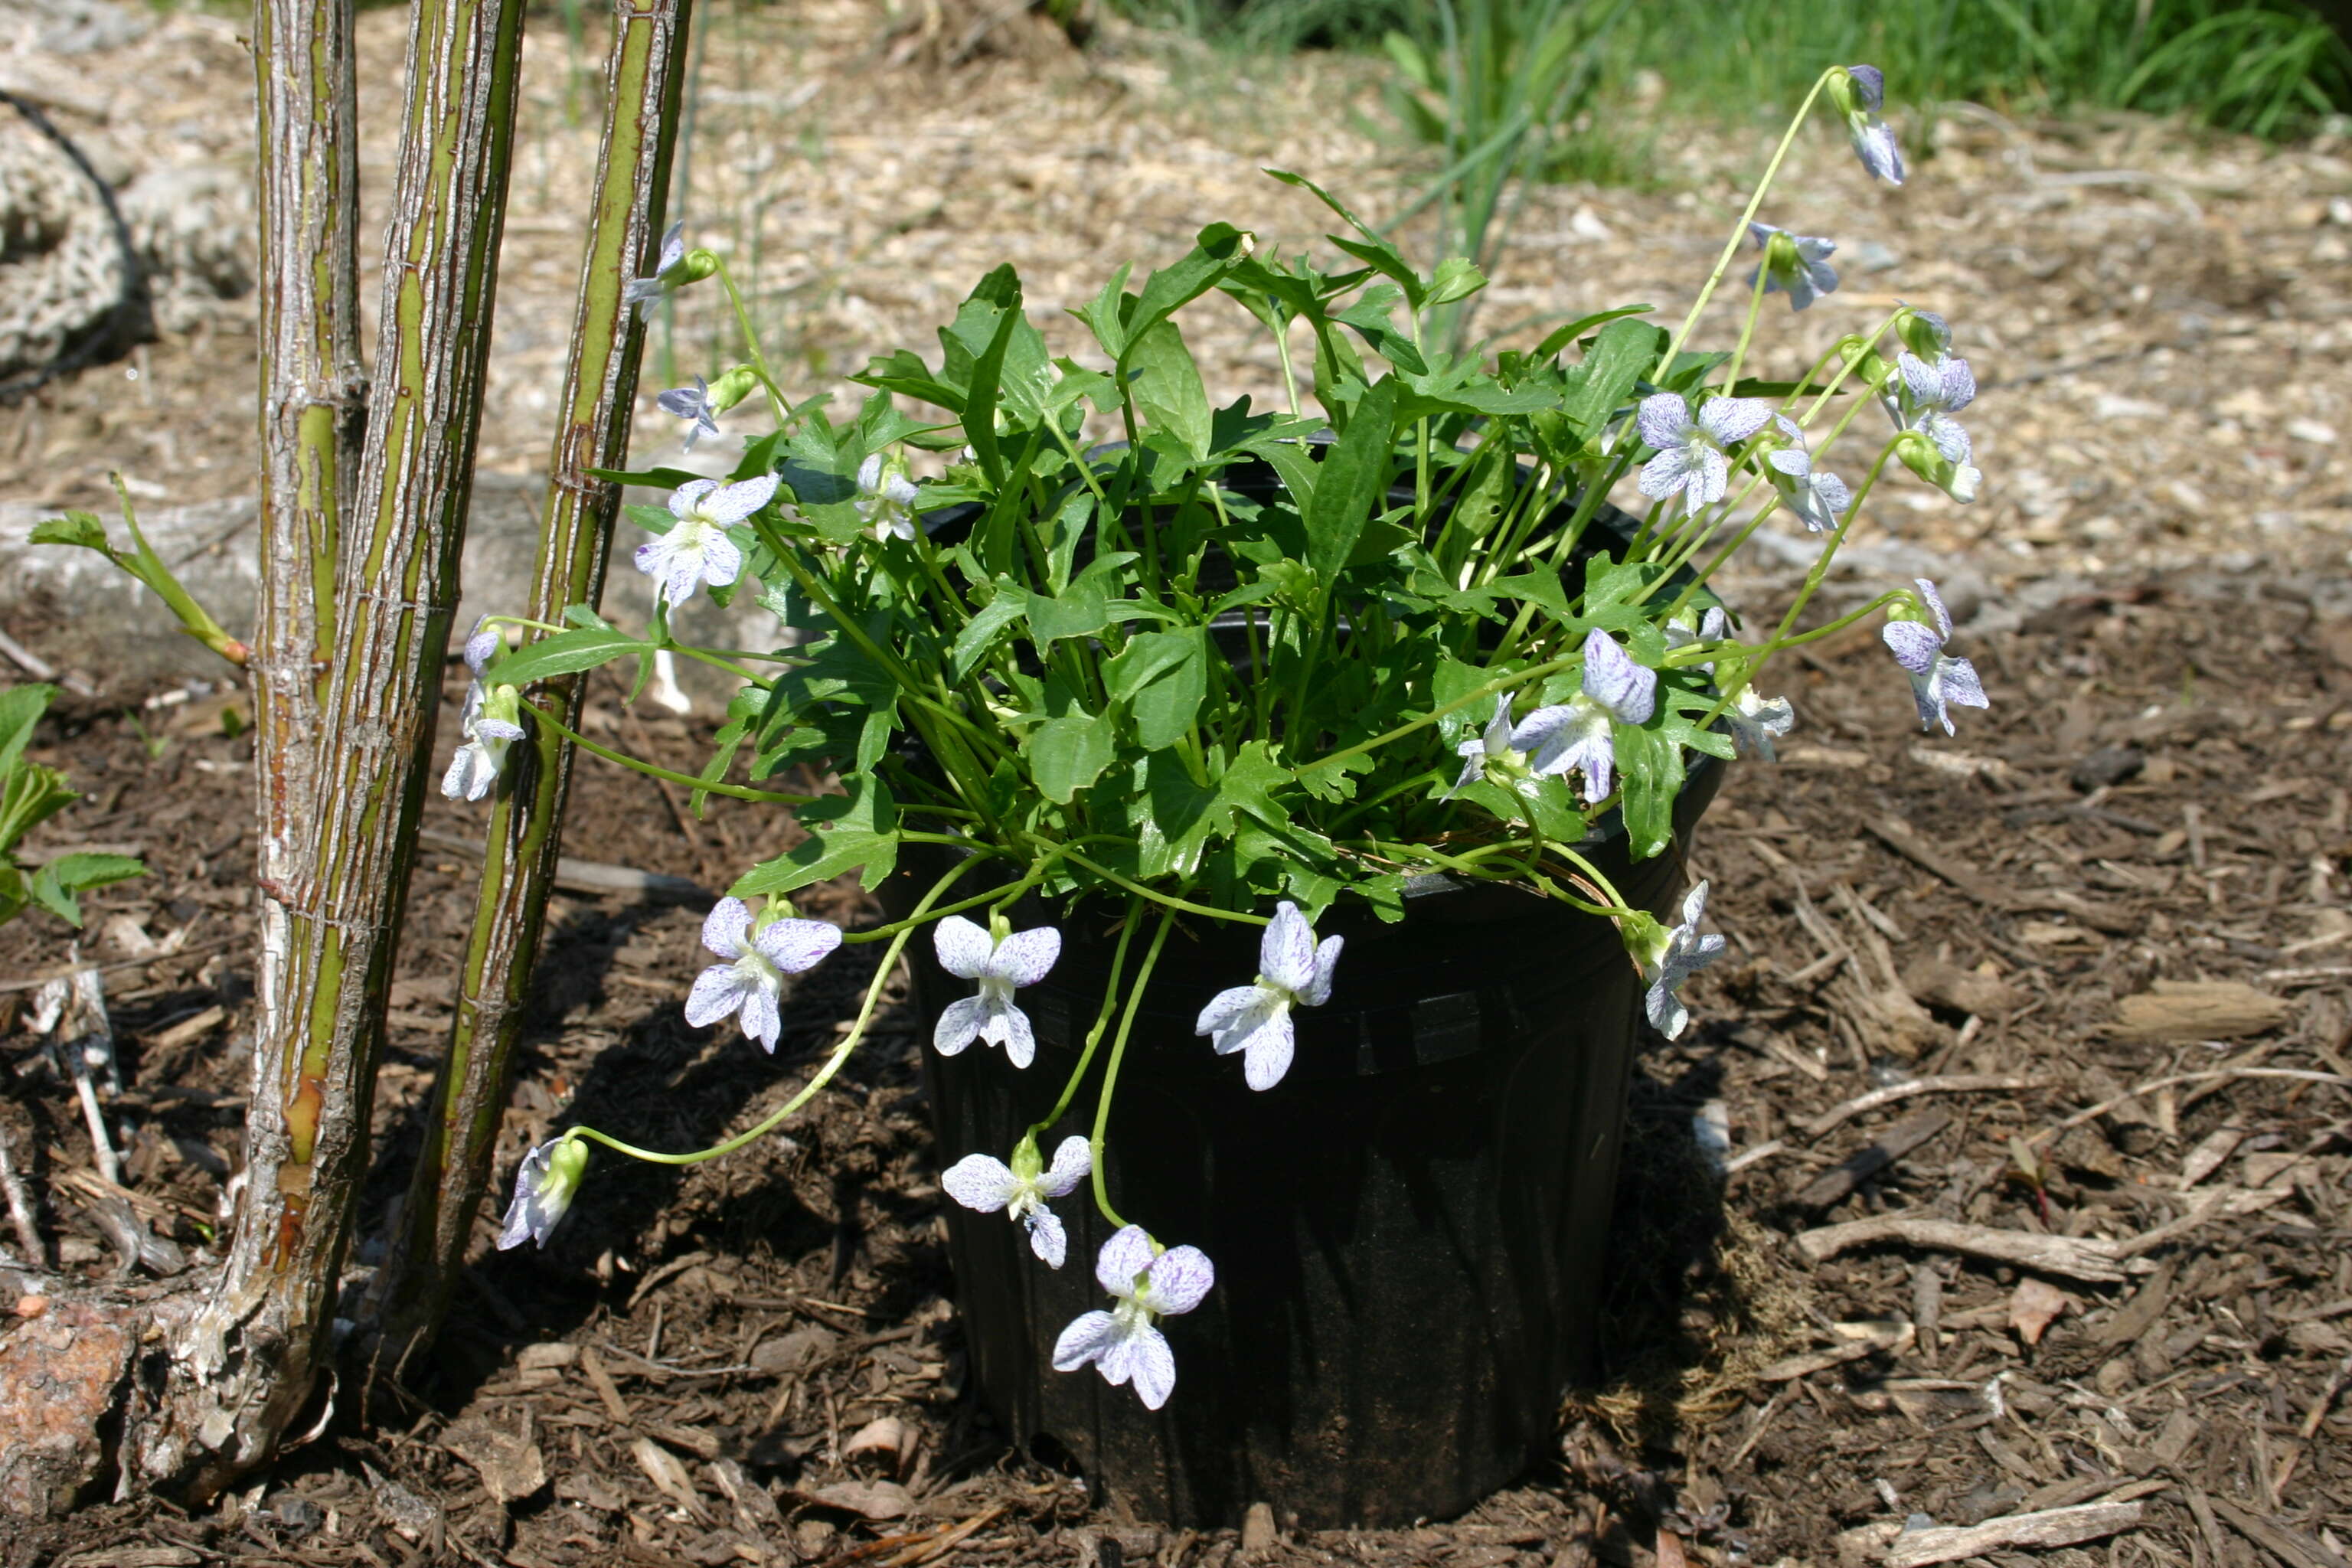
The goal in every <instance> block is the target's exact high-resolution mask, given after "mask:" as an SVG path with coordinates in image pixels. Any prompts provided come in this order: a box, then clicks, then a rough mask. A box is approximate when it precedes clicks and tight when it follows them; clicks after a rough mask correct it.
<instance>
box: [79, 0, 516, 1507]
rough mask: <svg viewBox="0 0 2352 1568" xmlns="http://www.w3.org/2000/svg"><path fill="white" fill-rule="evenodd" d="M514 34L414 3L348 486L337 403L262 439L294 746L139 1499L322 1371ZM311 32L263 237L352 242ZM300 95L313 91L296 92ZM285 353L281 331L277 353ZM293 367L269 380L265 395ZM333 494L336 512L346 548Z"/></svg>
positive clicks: (427, 664) (441, 608) (408, 800)
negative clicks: (234, 1082)
mask: <svg viewBox="0 0 2352 1568" xmlns="http://www.w3.org/2000/svg"><path fill="white" fill-rule="evenodd" d="M315 3H316V4H317V5H318V7H319V8H318V10H317V11H315V12H312V13H310V15H311V16H313V17H314V18H318V19H321V20H323V21H324V22H325V24H326V26H329V27H331V28H332V27H338V26H339V27H341V29H342V32H341V37H342V38H344V39H346V40H347V39H348V37H349V32H348V28H349V18H348V16H347V15H345V14H343V13H344V11H345V7H344V5H339V4H336V0H315ZM262 8H263V10H264V12H265V13H268V14H270V15H272V16H273V17H274V18H275V17H289V18H290V17H291V16H293V15H294V14H295V13H297V12H298V11H299V9H300V7H299V6H296V5H280V4H278V0H263V7H262ZM521 28H522V3H521V0H420V4H419V5H417V7H416V10H415V16H414V18H413V20H412V23H411V28H410V33H409V47H408V100H407V104H406V112H405V119H404V131H403V134H402V138H401V151H400V162H399V166H398V170H397V173H396V175H395V180H394V204H393V207H394V216H393V220H392V224H391V226H390V229H389V231H388V234H387V237H386V258H385V261H386V264H385V267H384V271H383V306H382V315H381V318H380V326H379V330H378V334H377V342H378V345H379V349H378V363H379V367H380V371H379V374H378V377H377V386H376V390H375V395H373V398H372V399H371V401H370V403H369V405H368V419H367V432H366V440H365V446H364V448H363V450H362V458H361V461H360V463H359V466H358V473H357V475H356V479H357V482H356V484H352V483H351V482H349V478H348V476H349V475H350V472H351V470H350V468H348V466H347V464H348V459H349V456H350V453H349V447H348V439H347V435H346V432H345V429H344V426H346V425H347V424H348V423H349V415H350V412H351V407H352V404H351V402H350V401H349V400H346V401H344V402H341V403H336V402H333V401H331V400H329V401H327V402H326V403H325V405H324V406H323V408H320V409H315V410H313V409H310V408H308V407H307V406H306V407H305V411H304V414H303V416H302V417H300V418H298V419H297V421H296V431H297V438H296V439H295V440H294V441H293V442H292V443H291V445H292V447H293V448H294V449H293V450H292V451H290V452H289V451H288V450H287V449H286V447H287V443H286V442H285V440H284V437H283V433H282V430H281V428H280V425H279V423H278V421H276V420H273V422H272V423H271V424H270V426H268V436H269V437H270V442H271V446H272V447H273V451H272V456H271V458H270V462H269V469H270V475H271V479H272V483H273V485H274V486H276V487H277V497H278V501H279V504H280V506H281V508H283V506H284V502H285V499H286V491H285V489H284V483H285V477H286V476H289V475H290V476H291V477H292V478H293V479H294V481H295V489H294V492H293V493H294V496H295V497H296V498H297V500H298V503H299V504H298V505H297V506H296V507H294V508H293V509H291V510H281V514H280V518H279V527H278V532H277V533H276V535H274V544H273V549H274V551H275V552H276V553H273V555H272V556H271V558H270V561H269V563H268V564H269V567H270V579H271V584H272V586H271V588H270V590H269V591H268V593H266V594H265V596H264V601H263V608H264V614H265V621H264V626H263V630H262V633H261V637H260V640H261V642H262V644H263V646H264V647H265V648H267V649H268V650H269V651H268V655H267V656H266V657H269V658H275V659H278V661H280V662H279V663H278V668H277V669H276V670H274V671H273V672H272V673H271V674H270V676H269V677H268V678H267V679H264V680H262V681H260V682H258V683H257V685H258V686H260V687H264V688H267V689H268V690H269V693H270V695H269V697H268V699H267V700H265V702H264V708H265V710H267V711H268V712H269V714H270V721H269V722H270V723H271V724H272V725H274V726H275V728H274V729H265V730H264V731H262V734H261V736H259V737H257V739H258V740H259V741H261V742H264V743H268V744H271V745H284V746H286V750H284V751H283V752H274V751H273V752H265V753H264V755H263V761H262V764H261V772H262V775H263V781H264V782H263V785H262V788H263V792H264V793H263V821H264V828H265V836H264V847H263V849H262V860H261V868H260V869H261V889H262V896H263V903H262V950H263V957H262V963H261V968H260V975H261V985H260V1005H261V1016H260V1020H259V1024H258V1026H257V1033H256V1038H255V1043H254V1078H253V1086H252V1095H251V1104H250V1109H249V1111H248V1121H247V1131H246V1172H245V1173H246V1182H247V1185H246V1191H245V1194H244V1202H243V1204H242V1205H240V1208H239V1211H238V1215H237V1223H236V1232H235V1236H234V1237H233V1239H232V1241H231V1243H230V1247H229V1251H228V1255H227V1258H226V1262H225V1264H224V1266H223V1268H222V1271H221V1274H220V1277H219V1279H217V1280H216V1281H215V1284H214V1286H213V1288H212V1289H211V1290H210V1292H209V1293H208V1294H207V1295H206V1296H205V1297H204V1298H203V1299H202V1300H200V1301H198V1302H196V1303H195V1304H194V1306H193V1308H192V1309H190V1310H181V1311H177V1312H173V1313H172V1314H170V1316H171V1318H172V1320H173V1321H169V1322H168V1323H164V1324H159V1325H158V1326H160V1327H163V1329H164V1334H163V1348H164V1349H165V1351H166V1352H167V1353H165V1354H163V1355H152V1356H147V1357H142V1361H141V1366H142V1382H141V1386H140V1387H139V1388H138V1389H137V1390H136V1391H135V1392H134V1396H133V1405H132V1409H131V1412H130V1416H129V1420H128V1423H127V1425H126V1433H125V1442H124V1445H123V1450H124V1452H123V1461H124V1467H125V1474H124V1484H125V1486H126V1487H135V1486H165V1487H173V1488H178V1489H184V1490H185V1491H186V1493H187V1494H188V1495H189V1496H190V1497H191V1499H192V1500H196V1501H202V1500H205V1499H207V1498H209V1497H210V1496H211V1495H212V1494H213V1493H214V1492H215V1491H217V1490H218V1489H219V1488H221V1487H222V1486H224V1485H226V1484H227V1483H228V1482H229V1481H230V1480H232V1479H235V1478H236V1477H237V1476H239V1475H241V1474H243V1473H244V1472H245V1471H247V1470H248V1469H250V1468H252V1467H253V1466H255V1465H257V1464H258V1463H260V1462H261V1461H262V1460H264V1459H265V1458H268V1455H269V1454H270V1453H271V1452H272V1451H273V1450H274V1449H275V1448H276V1447H277V1446H278V1441H279V1439H280V1438H281V1437H282V1436H284V1435H285V1433H286V1430H287V1428H288V1426H289V1422H290V1421H291V1420H292V1419H293V1417H294V1416H295V1415H296V1414H297V1413H298V1412H299V1410H300V1409H301V1407H302V1406H303V1405H304V1404H305V1403H306V1402H307V1401H309V1400H310V1397H311V1394H312V1393H313V1390H314V1388H315V1385H316V1382H317V1374H318V1373H319V1372H320V1369H321V1368H322V1367H323V1365H324V1364H325V1363H326V1361H327V1359H328V1351H329V1342H330V1338H331V1331H332V1328H333V1320H334V1316H335V1309H336V1305H337V1301H336V1297H337V1287H338V1282H339V1276H340V1273H341V1266H342V1261H343V1256H344V1252H345V1249H346V1243H347V1241H348V1238H349V1236H350V1231H351V1226H352V1210H353V1204H354V1200H355V1198H356V1196H357V1193H358V1184H359V1181H360V1178H361V1177H362V1175H363V1174H364V1173H365V1169H366V1162H367V1154H368V1120H369V1118H368V1112H369V1104H370V1100H371V1098H372V1096H373V1091H374V1085H375V1066H376V1060H377V1057H378V1054H379V1052H380V1050H381V1047H382V1043H383V1009H384V1000H385V992H386V989H387V985H388V982H389V979H390V974H391V970H392V962H393V958H394V948H395V942H396V938H397V934H398V931H399V929H400V921H401V916H402V913H403V911H404V905H405V903H406V897H407V889H408V876H409V869H410V865H411V861H412V858H413V856H414V851H415V826H416V816H417V811H418V808H419V805H421V803H422V799H423V791H424V789H425V787H427V780H428V777H429V767H430V763H431V758H432V746H433V730H434V721H435V719H436V715H437V711H438V708H439V699H440V668H441V659H442V655H443V650H444V648H445V647H446V642H447V639H448V632H449V616H450V613H451V605H452V604H453V601H454V599H455V597H456V573H457V552H458V546H459V543H460V542H461V541H462V538H463V535H464V531H465V520H466V513H467V504H468V501H469V499H470V491H471V488H472V479H473V466H474V449H475V438H476V435H477V432H478V427H479V422H480V403H481V385H482V376H483V370H484V365H485V363H486V361H487V359H488V350H489V335H490V321H491V308H492V303H493V300H494V296H495V291H496V277H495V269H496V264H497V259H498V250H499V233H500V229H501V226H502V223H503V220H504V216H505V205H506V204H505V197H506V183H507V169H508V162H509V152H510V148H511V142H512V138H513V127H514V94H515V87H516V75H517V71H516V67H517V58H518V53H519V50H520V41H521ZM306 36H307V37H312V38H318V37H323V35H322V34H320V33H318V32H315V31H314V32H312V33H310V34H308V35H304V34H301V33H299V32H298V31H296V30H295V29H294V27H292V26H289V27H286V28H282V29H278V30H277V31H276V32H275V34H274V37H273V41H274V43H275V44H276V45H277V46H278V47H277V48H275V49H274V50H273V52H272V54H271V56H270V59H269V63H268V64H267V65H265V66H264V68H263V69H264V73H265V76H264V82H265V92H264V103H265V106H266V107H265V110H264V115H265V118H264V121H263V126H264V131H265V133H268V132H272V131H275V132H278V134H279V135H280V136H281V138H291V139H293V140H299V143H300V145H299V147H293V148H292V149H291V150H292V151H294V152H295V153H296V155H298V156H300V155H307V156H308V158H309V160H310V163H309V165H308V168H307V170H306V171H305V172H304V173H301V174H292V175H289V176H288V177H287V178H284V179H279V180H275V181H273V182H272V183H271V184H268V185H267V186H265V192H264V194H265V200H266V201H268V203H269V204H270V206H271V213H270V216H269V218H268V227H269V229H270V231H271V233H272V234H273V236H281V235H285V234H289V233H299V234H301V235H305V236H307V235H310V234H312V233H314V232H315V233H318V234H320V235H323V236H329V237H331V236H333V235H336V234H339V233H341V232H342V228H341V226H343V225H346V224H348V223H349V222H351V221H352V219H351V218H350V217H349V216H345V215H341V214H337V213H335V209H336V208H337V207H339V206H349V205H355V201H356V192H355V191H354V190H353V189H352V185H351V172H352V163H351V162H350V151H349V149H350V146H351V140H352V139H351V138H350V136H349V134H348V131H349V126H350V109H349V103H350V100H351V96H352V95H351V92H350V89H349V86H348V77H349V67H348V65H347V64H345V65H343V66H341V67H340V70H341V73H342V77H343V81H342V82H341V83H338V82H337V81H336V80H335V73H334V71H332V70H326V69H322V68H321V67H320V60H321V58H325V57H327V56H331V54H332V52H333V51H332V49H331V48H330V49H327V50H324V51H320V52H313V53H312V54H310V55H309V56H308V57H304V56H300V55H292V56H289V54H288V53H286V52H284V46H285V45H286V44H288V43H290V42H292V41H293V40H294V39H296V38H298V37H306ZM345 58H346V59H347V58H348V56H347V55H346V56H345ZM298 74H299V75H308V76H310V78H311V80H310V81H309V82H308V83H299V84H298V80H297V78H298ZM273 76H282V77H284V78H285V80H286V84H287V85H286V86H285V88H284V90H285V91H286V92H287V93H288V94H289V97H288V98H287V99H286V100H284V103H285V105H286V108H287V109H290V110H299V112H301V113H302V114H303V116H304V119H303V124H304V126H305V127H306V128H322V129H320V130H318V131H316V132H315V134H316V135H317V136H318V137H320V138H323V140H322V141H314V140H312V137H313V135H314V132H313V131H312V130H311V129H305V130H304V131H302V132H289V130H288V127H287V121H286V118H285V114H286V110H272V109H271V108H270V107H268V105H269V103H270V97H269V84H270V81H271V79H272V77H273ZM339 87H340V89H341V90H338V89H339ZM337 98H340V99H341V100H342V103H341V105H340V106H339V105H337V104H336V103H335V101H334V100H336V99H337ZM273 113H275V115H276V118H275V121H274V123H273V119H272V116H273ZM338 115H341V117H342V118H341V132H342V134H341V140H340V141H338V140H337V139H336V137H337V117H338ZM290 146H291V142H290V141H289V142H281V144H280V146H279V147H278V148H276V149H273V154H274V155H275V156H277V157H278V160H279V161H280V162H281V163H282V162H283V160H284V157H285V155H286V153H288V152H289V147H290ZM289 199H294V200H299V201H300V202H302V203H303V204H304V205H303V207H302V208H301V209H300V210H299V211H289V210H287V209H286V208H285V207H283V206H281V205H279V204H281V203H283V202H286V201H288V200H289ZM330 214H334V215H335V216H328V215H330ZM334 246H335V242H334V241H333V240H332V239H331V238H325V239H321V240H320V242H319V243H318V244H317V246H316V247H314V248H313V249H311V250H310V251H308V252H303V251H299V250H298V251H289V250H288V249H287V248H286V247H285V246H284V244H283V242H282V240H281V241H280V243H279V247H278V251H277V252H276V256H275V259H276V260H277V263H278V267H279V268H280V271H279V272H278V274H277V275H276V276H275V278H274V279H273V281H272V283H271V284H269V285H266V288H268V289H270V290H271V292H272V293H273V294H274V295H275V297H276V299H277V300H278V309H280V310H285V309H287V308H289V307H290V306H292V305H294V304H295V303H297V302H300V303H304V304H308V305H310V306H311V307H312V308H314V309H315V308H316V307H317V306H319V305H320V304H321V303H324V304H325V305H326V306H327V309H328V313H329V314H330V315H331V310H332V304H331V300H332V298H333V296H334V295H335V293H336V291H337V289H338V288H339V287H340V285H339V283H338V282H337V280H336V279H337V272H338V268H340V266H341V263H340V261H339V260H337V259H334V258H338V257H340V255H341V252H340V251H339V250H337V249H335V248H334ZM306 255H307V256H309V257H310V258H314V259H324V260H325V265H324V266H323V267H320V268H317V269H316V271H314V279H315V278H316V277H317V276H318V274H319V273H323V274H324V279H325V280H324V282H323V283H321V282H319V281H312V282H310V283H307V284H303V283H291V282H289V281H288V280H287V279H286V276H285V274H286V271H287V270H290V269H293V268H297V267H299V265H300V264H301V261H302V259H303V258H304V257H305V256H306ZM306 288H307V289H311V290H313V291H314V292H313V293H312V294H310V295H308V296H306V295H305V294H304V293H303V289H306ZM320 294H323V295H324V296H325V297H326V298H325V299H324V300H321V299H320V298H319V296H320ZM285 330H286V332H287V333H290V334H293V335H294V336H297V337H300V338H302V339H303V340H304V346H302V347H301V348H300V349H299V354H300V355H302V356H310V355H311V354H312V353H319V354H320V356H321V357H322V358H323V359H324V360H325V361H326V363H328V364H329V365H331V366H332V367H333V368H334V369H337V370H340V369H341V367H342V366H343V365H344V364H347V363H349V362H348V361H347V360H344V359H342V358H341V352H342V350H343V348H344V346H345V345H346V344H348V342H349V341H350V338H349V333H348V330H347V329H344V328H339V327H337V326H335V325H333V324H332V323H331V322H327V323H320V322H319V321H315V320H313V321H300V322H289V323H286V324H285ZM311 345H323V347H321V348H319V349H316V350H314V348H313V347H312V346H311ZM277 348H278V337H275V336H274V337H273V340H272V350H273V353H274V352H275V351H276V350H277ZM301 363H309V362H308V359H307V357H306V358H304V359H303V360H302V361H301ZM293 368H295V366H294V365H293V364H292V363H272V365H271V367H270V370H269V372H268V374H269V377H270V382H269V384H270V386H271V388H272V391H273V393H274V392H276V390H277V389H278V386H280V385H281V384H282V380H281V378H283V377H285V376H286V375H288V374H289V371H290V370H292V369H293ZM331 384H334V385H348V384H349V383H348V382H334V383H331ZM275 412H276V406H275V405H273V409H272V413H273V414H275ZM306 421H307V423H306ZM330 452H331V454H332V458H333V463H332V467H331V469H330V468H328V467H327V466H326V459H325V454H328V453H330ZM306 485H307V486H309V487H310V488H309V489H304V488H303V487H304V486H306ZM344 494H349V495H350V497H351V503H350V509H349V511H348V514H347V518H348V521H347V524H346V526H345V527H344V528H343V530H342V533H341V539H340V540H338V539H337V538H336V536H335V521H334V520H335V516H336V512H337V510H338V507H337V504H336V503H337V501H338V500H339V499H340V498H341V496H342V495H344ZM322 546H323V547H327V548H329V549H331V551H332V553H331V554H322V553H321V547H322ZM281 557H282V559H281ZM272 614H274V615H275V616H276V617H277V618H276V619H275V620H274V621H273V620H270V619H268V616H271V615H272ZM322 653H323V655H324V658H323V660H321V659H320V654H322ZM289 664H308V666H309V668H310V679H309V680H308V681H307V682H306V681H304V680H302V679H296V678H295V671H293V670H290V669H289V668H288V666H289ZM289 732H291V743H290V744H289ZM162 1315H163V1314H160V1313H159V1316H162ZM149 1368H152V1369H153V1370H152V1373H150V1372H146V1371H144V1370H143V1369H149Z"/></svg>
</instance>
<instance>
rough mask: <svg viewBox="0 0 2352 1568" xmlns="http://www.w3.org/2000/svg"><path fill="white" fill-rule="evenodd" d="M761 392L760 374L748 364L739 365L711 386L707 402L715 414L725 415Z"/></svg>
mask: <svg viewBox="0 0 2352 1568" xmlns="http://www.w3.org/2000/svg"><path fill="white" fill-rule="evenodd" d="M759 390H760V373H759V372H758V371H755V370H753V369H752V368H751V366H750V365H748V364H739V365H737V366H736V367H735V368H734V369H733V370H730V371H729V372H727V373H726V374H724V375H721V376H720V377H719V379H718V380H717V381H714V382H712V383H711V384H710V391H709V394H708V395H707V397H706V399H705V401H706V402H707V403H708V404H709V408H710V412H712V413H713V414H724V413H726V412H727V411H728V410H729V409H730V408H732V407H734V406H735V405H737V404H739V403H740V402H742V401H743V400H744V399H745V398H747V397H749V396H751V394H753V393H754V392H757V391H759Z"/></svg>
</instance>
